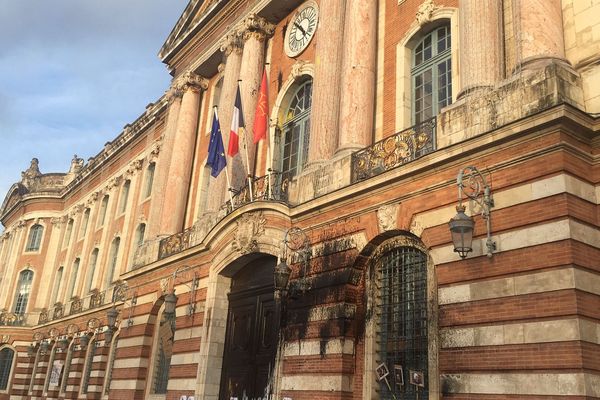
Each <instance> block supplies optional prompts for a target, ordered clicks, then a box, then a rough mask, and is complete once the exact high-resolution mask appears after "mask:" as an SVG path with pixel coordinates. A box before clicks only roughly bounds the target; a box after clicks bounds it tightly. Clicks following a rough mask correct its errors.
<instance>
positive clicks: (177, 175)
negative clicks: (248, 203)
mask: <svg viewBox="0 0 600 400" xmlns="http://www.w3.org/2000/svg"><path fill="white" fill-rule="evenodd" d="M175 87H176V88H177V89H178V90H180V91H181V92H182V93H183V97H182V99H181V107H180V110H179V118H178V119H177V129H176V130H175V135H174V137H173V150H172V154H171V157H170V158H171V159H170V161H169V174H168V177H167V182H166V186H165V187H164V188H162V189H163V190H164V205H163V207H162V213H161V218H160V234H165V235H172V234H173V233H177V232H180V231H181V230H182V229H183V221H184V218H185V210H186V205H187V200H188V191H189V187H190V178H191V175H192V163H193V160H194V149H195V144H196V132H197V130H198V114H199V113H198V110H199V108H200V91H201V90H206V89H207V88H208V81H207V80H206V79H204V78H203V77H201V76H198V75H196V74H194V73H193V72H186V73H185V74H183V75H182V76H181V77H179V78H177V81H176V83H175Z"/></svg>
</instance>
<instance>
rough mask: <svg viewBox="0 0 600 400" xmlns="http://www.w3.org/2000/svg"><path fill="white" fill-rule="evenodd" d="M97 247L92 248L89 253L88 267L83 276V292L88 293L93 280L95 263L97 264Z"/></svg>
mask: <svg viewBox="0 0 600 400" xmlns="http://www.w3.org/2000/svg"><path fill="white" fill-rule="evenodd" d="M98 251H99V250H98V249H94V250H92V254H90V261H89V268H88V271H87V276H86V278H85V288H84V290H85V292H84V295H85V294H88V293H89V292H90V290H92V283H93V282H94V273H95V272H96V264H98Z"/></svg>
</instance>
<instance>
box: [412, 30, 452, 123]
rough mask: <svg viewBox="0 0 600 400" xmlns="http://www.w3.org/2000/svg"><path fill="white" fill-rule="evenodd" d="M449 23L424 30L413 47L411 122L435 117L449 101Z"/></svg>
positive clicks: (450, 62) (450, 61) (450, 64)
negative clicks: (431, 29) (430, 29)
mask: <svg viewBox="0 0 600 400" xmlns="http://www.w3.org/2000/svg"><path fill="white" fill-rule="evenodd" d="M450 41H451V36H450V26H449V25H444V26H441V27H439V28H437V29H435V30H433V31H432V32H430V33H428V34H427V35H426V36H425V37H424V38H423V39H421V41H420V42H419V43H418V44H417V45H416V46H415V48H414V51H413V63H412V70H411V75H412V85H413V124H419V123H421V122H423V121H426V120H428V119H430V118H432V117H434V116H436V115H437V114H438V113H439V112H440V110H441V109H442V108H443V107H445V106H447V105H448V104H450V103H452V60H451V47H450Z"/></svg>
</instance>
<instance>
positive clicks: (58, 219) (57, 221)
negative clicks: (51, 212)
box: [50, 216, 65, 225]
mask: <svg viewBox="0 0 600 400" xmlns="http://www.w3.org/2000/svg"><path fill="white" fill-rule="evenodd" d="M50 223H51V224H52V225H62V224H64V223H65V219H64V216H63V217H52V218H50Z"/></svg>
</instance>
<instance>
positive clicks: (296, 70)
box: [290, 60, 308, 79]
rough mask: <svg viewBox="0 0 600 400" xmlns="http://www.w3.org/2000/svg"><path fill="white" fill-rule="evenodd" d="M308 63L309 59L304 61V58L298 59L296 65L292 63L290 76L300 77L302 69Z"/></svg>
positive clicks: (293, 77)
mask: <svg viewBox="0 0 600 400" xmlns="http://www.w3.org/2000/svg"><path fill="white" fill-rule="evenodd" d="M307 64H308V62H307V61H303V60H298V61H296V62H295V63H294V65H292V68H291V71H290V76H291V77H292V79H296V78H298V77H299V76H300V75H302V70H303V69H304V67H305V66H306V65H307Z"/></svg>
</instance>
